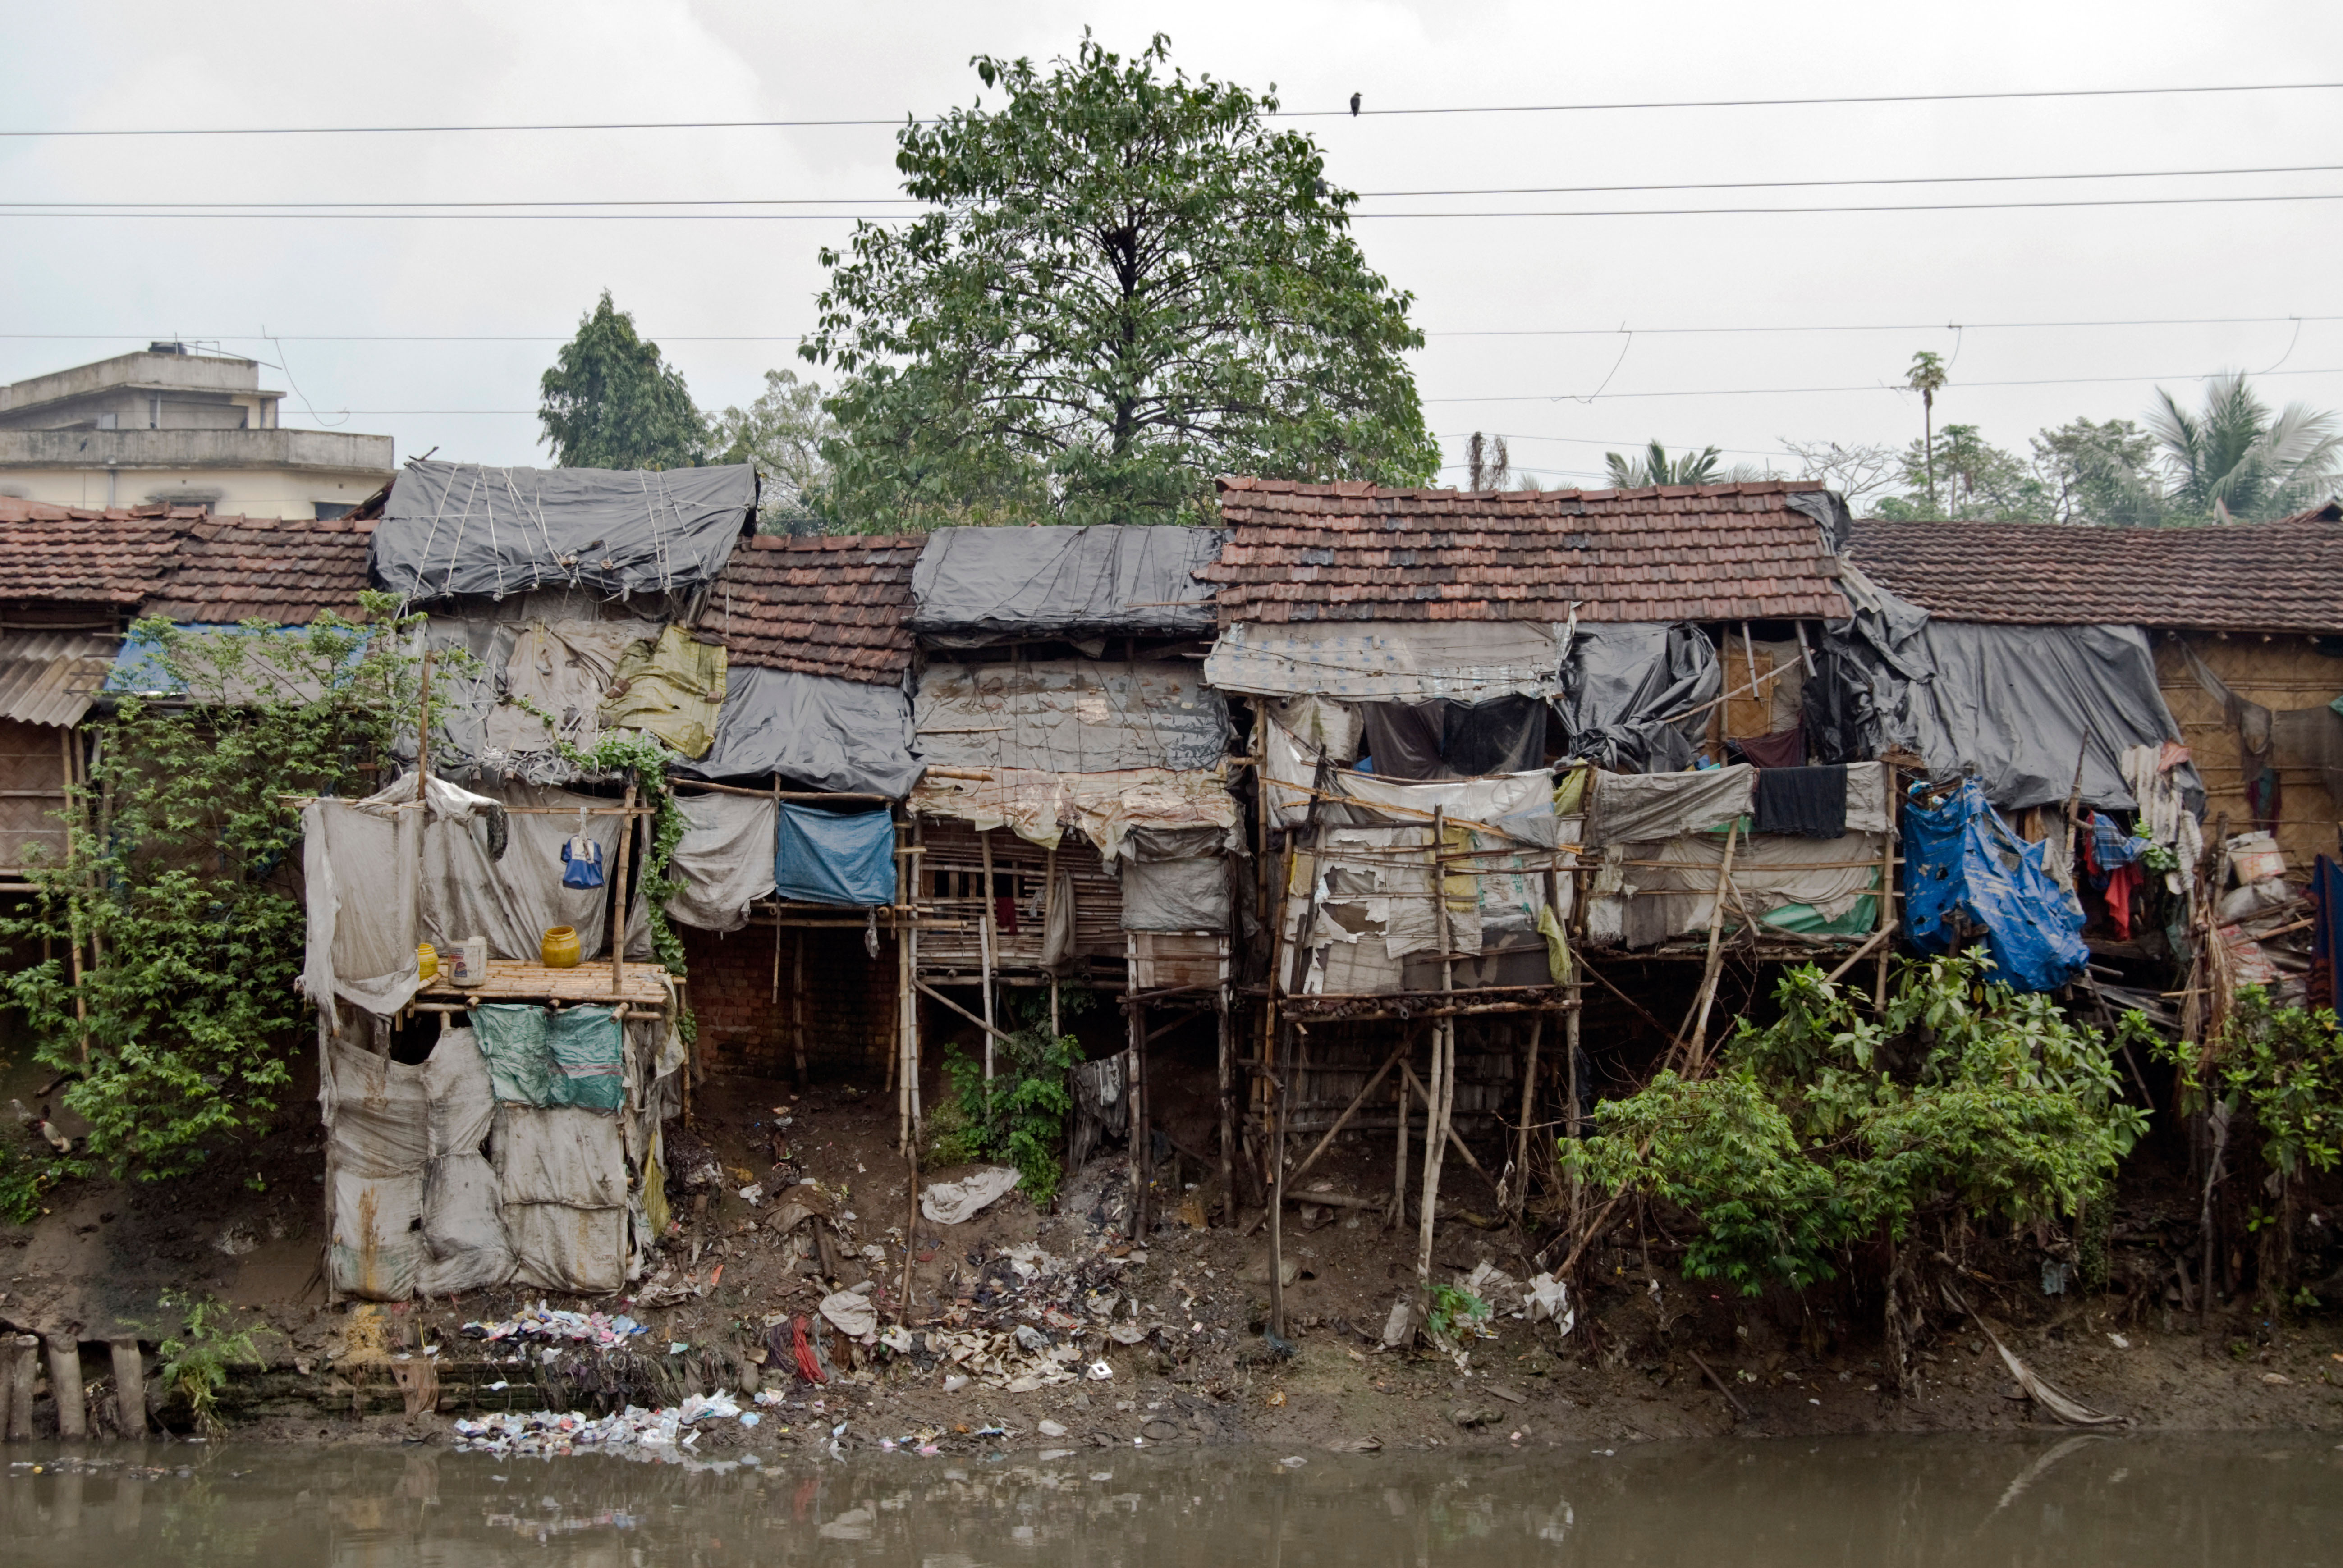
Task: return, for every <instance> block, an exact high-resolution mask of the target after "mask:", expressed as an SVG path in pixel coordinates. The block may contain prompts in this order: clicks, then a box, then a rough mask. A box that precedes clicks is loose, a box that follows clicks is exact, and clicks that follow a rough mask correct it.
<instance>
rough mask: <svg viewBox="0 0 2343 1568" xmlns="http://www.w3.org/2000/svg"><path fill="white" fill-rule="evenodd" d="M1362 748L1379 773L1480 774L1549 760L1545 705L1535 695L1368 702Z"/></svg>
mask: <svg viewBox="0 0 2343 1568" xmlns="http://www.w3.org/2000/svg"><path fill="white" fill-rule="evenodd" d="M1359 713H1360V716H1361V718H1362V719H1363V720H1364V723H1365V731H1366V734H1365V739H1364V740H1363V743H1362V746H1361V749H1362V751H1363V754H1364V755H1366V756H1368V757H1371V758H1373V759H1374V767H1373V772H1374V773H1375V775H1376V776H1377V777H1379V778H1383V779H1478V778H1482V777H1483V776H1485V775H1487V774H1491V773H1525V772H1527V771H1529V770H1530V769H1533V768H1542V767H1544V765H1545V720H1546V705H1545V704H1544V702H1543V701H1541V700H1540V699H1537V698H1534V697H1500V698H1493V699H1491V700H1489V701H1487V702H1365V703H1361V704H1360V705H1359Z"/></svg>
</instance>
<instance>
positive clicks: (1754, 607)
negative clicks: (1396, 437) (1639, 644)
mask: <svg viewBox="0 0 2343 1568" xmlns="http://www.w3.org/2000/svg"><path fill="white" fill-rule="evenodd" d="M1220 500H1221V520H1222V524H1223V525H1224V526H1225V527H1227V528H1229V529H1230V530H1231V537H1230V539H1229V542H1228V544H1227V546H1226V547H1225V548H1222V551H1221V555H1220V558H1219V559H1218V560H1217V561H1215V562H1214V563H1212V565H1210V566H1208V567H1205V568H1202V569H1201V570H1199V571H1198V572H1197V574H1196V575H1197V577H1198V578H1202V580H1204V581H1206V582H1211V583H1217V584H1219V585H1220V594H1219V603H1220V614H1221V624H1222V625H1223V626H1228V625H1232V624H1234V623H1236V622H1239V621H1272V622H1274V621H1316V620H1385V621H1389V620H1542V621H1561V620H1564V619H1566V618H1568V617H1569V615H1570V607H1571V604H1572V602H1573V601H1576V603H1577V605H1578V618H1580V619H1581V620H1593V621H1654V620H1743V619H1750V620H1755V619H1765V620H1777V619H1800V620H1803V619H1820V618H1832V619H1844V618H1846V616H1847V615H1848V614H1849V613H1850V609H1849V607H1848V605H1847V603H1846V600H1845V598H1844V597H1843V596H1842V595H1841V594H1840V593H1839V591H1838V585H1837V582H1836V579H1835V575H1834V574H1835V569H1836V568H1835V562H1834V560H1833V558H1832V557H1831V555H1830V553H1829V549H1828V546H1827V544H1826V542H1825V536H1824V532H1823V526H1822V523H1821V521H1820V520H1819V519H1820V518H1843V517H1844V515H1845V513H1844V509H1843V507H1842V505H1841V503H1840V502H1839V501H1838V498H1836V497H1835V496H1833V495H1831V494H1830V493H1829V492H1828V491H1825V490H1821V489H1818V488H1816V487H1815V486H1814V485H1812V484H1809V483H1794V482H1786V481H1784V480H1779V479H1768V480H1764V481H1760V482H1756V483H1749V484H1736V485H1698V486H1694V485H1669V486H1664V487H1658V488H1645V489H1638V490H1544V491H1479V492H1474V491H1458V490H1391V489H1382V488H1378V487H1374V486H1372V485H1364V484H1337V485H1306V484H1299V483H1296V482H1294V481H1292V480H1290V479H1257V478H1242V477H1238V478H1223V479H1222V481H1221V482H1220Z"/></svg>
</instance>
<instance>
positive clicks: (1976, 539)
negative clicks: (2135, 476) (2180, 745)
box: [1847, 501, 2343, 633]
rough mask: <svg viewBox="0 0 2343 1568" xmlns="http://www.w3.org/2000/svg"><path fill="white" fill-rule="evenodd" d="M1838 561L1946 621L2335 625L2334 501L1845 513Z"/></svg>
mask: <svg viewBox="0 0 2343 1568" xmlns="http://www.w3.org/2000/svg"><path fill="white" fill-rule="evenodd" d="M1847 555H1848V558H1850V559H1852V560H1853V561H1854V562H1855V565H1856V566H1857V567H1859V568H1862V569H1863V571H1864V572H1865V573H1866V574H1867V575H1869V576H1870V577H1872V578H1875V580H1877V581H1878V582H1879V583H1881V584H1882V585H1884V586H1885V587H1886V588H1892V589H1894V590H1895V591H1896V593H1898V594H1900V595H1902V596H1903V597H1904V598H1907V599H1910V600H1911V601H1912V602H1913V603H1915V604H1916V605H1919V606H1921V607H1922V608H1926V609H1927V610H1929V611H1931V612H1932V613H1934V614H1936V615H1940V616H1943V617H1945V618H1946V619H1950V620H1975V621H1994V622H2000V623H2004V624H2014V625H2020V626H2071V625H2076V624H2078V623H2101V624H2109V623H2113V624H2127V625H2134V626H2149V627H2171V628H2189V629H2196V630H2204V631H2268V632H2321V633H2325V632H2338V631H2343V598H2338V597H2337V592H2336V584H2337V583H2338V580H2343V504H2338V503H2336V502H2331V501H2330V502H2329V503H2328V504H2327V505H2326V506H2324V507H2321V508H2318V509H2317V510H2315V511H2308V512H2304V513H2301V514H2300V515H2298V516H2296V517H2292V518H2286V519H2284V520H2282V521H2279V522H2273V523H2232V524H2229V525H2227V526H2225V527H2219V528H2091V527H2085V526H2079V525H2074V524H2059V523H1938V522H1927V523H1905V522H1885V521H1882V520H1880V519H1878V518H1864V519H1861V520H1859V521H1857V522H1856V523H1855V528H1854V536H1853V543H1852V544H1851V545H1850V546H1849V547H1848V550H1847Z"/></svg>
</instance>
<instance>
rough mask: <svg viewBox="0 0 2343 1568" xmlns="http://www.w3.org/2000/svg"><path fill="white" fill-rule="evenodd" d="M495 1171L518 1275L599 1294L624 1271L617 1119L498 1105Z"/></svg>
mask: <svg viewBox="0 0 2343 1568" xmlns="http://www.w3.org/2000/svg"><path fill="white" fill-rule="evenodd" d="M496 1149H497V1159H496V1169H497V1178H498V1186H499V1198H500V1201H501V1202H502V1204H503V1215H504V1224H505V1233H506V1235H507V1236H508V1238H509V1239H510V1241H511V1243H512V1250H513V1255H514V1257H515V1259H516V1260H517V1264H518V1266H517V1269H516V1271H515V1276H514V1277H515V1278H516V1280H517V1281H518V1282H520V1283H522V1284H525V1285H535V1286H538V1287H539V1288H541V1289H545V1290H554V1291H574V1292H579V1293H581V1294H599V1293H601V1292H605V1291H615V1290H617V1289H618V1287H619V1286H620V1285H622V1284H624V1283H625V1282H626V1276H627V1167H626V1149H625V1145H624V1142H623V1135H622V1133H621V1131H620V1129H619V1125H618V1118H617V1117H613V1116H605V1115H602V1114H600V1113H599V1112H597V1111H582V1110H578V1109H575V1108H572V1107H568V1106H557V1107H555V1108H553V1109H551V1110H542V1111H540V1110H536V1109H533V1108H531V1107H528V1106H525V1105H500V1106H498V1108H497V1138H496Z"/></svg>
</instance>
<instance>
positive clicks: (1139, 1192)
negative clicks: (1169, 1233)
mask: <svg viewBox="0 0 2343 1568" xmlns="http://www.w3.org/2000/svg"><path fill="white" fill-rule="evenodd" d="M1122 1008H1123V1013H1124V1017H1125V1020H1126V1023H1127V1027H1128V1028H1129V1030H1130V1038H1131V1237H1132V1239H1133V1240H1134V1241H1135V1240H1137V1239H1139V1238H1140V1237H1142V1236H1144V1235H1146V1234H1147V1198H1148V1180H1149V1176H1150V1171H1149V1169H1148V1165H1149V1161H1148V1154H1149V1150H1148V1147H1147V1142H1148V1139H1147V1004H1146V1003H1145V1002H1143V1001H1141V1000H1138V999H1137V998H1135V997H1125V998H1124V999H1123V1003H1122Z"/></svg>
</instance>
